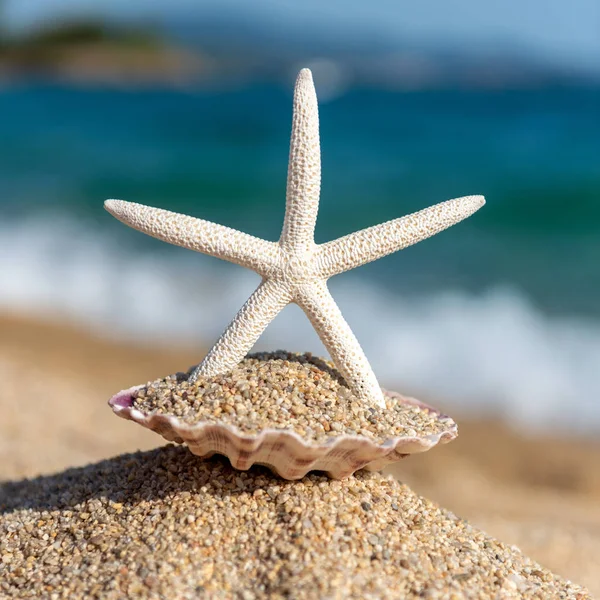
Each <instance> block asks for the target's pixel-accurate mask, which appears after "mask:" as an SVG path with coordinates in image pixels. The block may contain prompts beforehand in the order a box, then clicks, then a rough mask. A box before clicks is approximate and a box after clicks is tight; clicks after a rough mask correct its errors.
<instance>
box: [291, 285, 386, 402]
mask: <svg viewBox="0 0 600 600" xmlns="http://www.w3.org/2000/svg"><path fill="white" fill-rule="evenodd" d="M294 301H295V302H296V303H297V304H298V305H299V306H300V308H302V310H303V311H304V312H305V313H306V315H307V316H308V318H309V319H310V322H311V323H312V324H313V327H314V328H315V330H316V331H317V333H318V334H319V337H320V338H321V341H322V342H323V344H324V346H325V347H326V348H327V351H328V352H329V354H330V356H331V358H332V360H333V362H334V363H335V366H336V367H337V369H338V370H339V371H340V373H341V374H342V376H343V377H344V379H345V380H346V383H347V384H348V385H349V387H350V388H351V389H352V391H353V393H354V394H355V395H356V396H357V397H358V398H360V399H361V400H364V401H366V402H369V403H371V404H376V405H378V406H380V407H382V408H385V400H384V397H383V392H382V391H381V388H380V387H379V383H377V378H376V377H375V373H374V372H373V369H372V368H371V365H370V364H369V361H368V360H367V357H366V356H365V353H364V352H363V350H362V348H361V347H360V344H359V343H358V340H357V339H356V337H355V335H354V333H352V330H351V329H350V326H349V325H348V323H347V322H346V320H345V319H344V317H343V315H342V312H341V311H340V309H339V308H338V306H337V304H336V303H335V300H334V299H333V297H332V296H331V294H330V293H329V290H328V289H327V284H326V283H325V282H324V281H321V282H318V283H314V284H310V285H307V286H305V287H304V288H302V289H301V291H300V292H299V293H298V294H297V295H296V296H295V298H294Z"/></svg>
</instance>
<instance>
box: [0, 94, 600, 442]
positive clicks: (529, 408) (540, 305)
mask: <svg viewBox="0 0 600 600" xmlns="http://www.w3.org/2000/svg"><path fill="white" fill-rule="evenodd" d="M0 114H1V115H2V118H1V119H0V140H1V143H0V273H1V279H0V307H2V308H4V309H19V310H21V311H29V312H32V313H36V314H44V315H50V316H52V315H59V316H62V317H68V318H70V319H73V320H76V321H79V322H83V323H86V324H92V325H93V326H95V327H97V328H98V330H101V331H103V332H105V333H106V332H110V334H111V335H116V336H118V335H123V336H132V335H133V336H136V337H138V338H140V339H156V340H161V341H165V340H169V341H171V342H176V341H177V340H184V341H186V342H190V341H191V342H198V343H200V342H202V343H204V344H208V343H211V342H212V341H214V339H216V337H217V336H218V335H219V333H220V332H221V331H222V330H223V328H224V327H225V326H226V325H227V323H228V322H229V320H230V319H231V317H232V316H233V315H234V314H235V312H236V311H237V309H238V308H239V307H240V306H241V304H242V303H243V301H244V300H245V299H246V298H247V296H248V295H249V294H250V293H251V292H252V290H253V289H254V287H255V285H256V284H257V283H258V277H257V276H256V275H254V274H253V273H250V272H247V271H246V270H244V269H241V268H240V267H237V266H235V265H229V264H225V263H222V262H221V261H218V260H216V259H213V258H210V257H206V256H200V255H197V254H194V253H192V252H189V251H187V250H183V249H179V248H174V247H170V246H168V245H167V244H164V243H162V242H159V241H157V240H153V239H151V238H148V237H146V236H144V235H142V234H140V233H138V232H135V231H133V230H130V229H128V228H127V227H125V226H124V225H122V224H121V223H119V222H118V221H116V220H115V219H114V218H113V217H111V216H110V215H109V214H108V213H106V212H105V211H104V210H103V209H102V202H103V200H105V199H107V198H120V199H124V200H131V201H137V202H143V203H146V204H150V205H153V206H160V207H163V208H167V209H171V210H176V211H180V212H185V213H187V214H191V215H195V216H199V217H202V218H205V219H209V220H213V221H216V222H219V223H223V224H226V225H229V226H231V227H235V228H238V229H242V230H244V231H247V232H249V233H252V234H254V235H258V236H261V237H265V238H267V239H272V240H275V239H277V237H278V235H279V232H280V228H281V222H282V218H283V210H284V203H285V179H286V169H287V153H288V144H289V131H290V118H291V93H290V90H287V89H285V88H283V87H278V86H274V85H254V86H249V87H240V88H238V89H230V90H228V91H225V92H223V91H220V92H217V91H206V90H179V91H178V90H130V91H122V90H121V91H118V90H111V89H101V88H96V89H91V88H86V89H77V88H71V87H61V86H56V85H43V84H35V85H34V84H31V85H27V86H20V87H9V88H5V89H3V90H2V91H1V92H0ZM320 118H321V147H322V163H323V184H322V194H321V209H320V213H319V222H318V225H317V232H316V239H317V242H324V241H327V240H330V239H333V238H335V237H337V236H340V235H344V234H346V233H349V232H351V231H355V230H357V229H360V228H363V227H367V226H370V225H374V224H377V223H380V222H383V221H386V220H389V219H393V218H396V217H398V216H401V215H404V214H407V213H409V212H412V211H415V210H419V209H421V208H424V207H426V206H428V205H431V204H434V203H436V202H440V201H443V200H447V199H449V198H454V197H458V196H463V195H471V194H483V195H485V196H486V199H487V204H486V206H485V207H484V208H483V209H482V210H480V211H479V212H477V213H476V214H475V215H474V216H473V217H471V218H470V219H468V220H467V221H465V222H463V223H461V224H459V225H457V226H455V227H453V228H451V229H450V230H448V231H446V232H443V233H441V234H440V235H438V236H436V237H435V238H432V239H431V240H428V241H426V242H424V243H421V244H418V245H416V246H414V247H412V248H409V249H406V250H404V251H402V252H400V253H398V254H395V255H392V256H389V257H386V258H384V259H382V260H380V261H377V262H375V263H372V264H369V265H366V266H364V267H361V268H359V269H357V270H355V271H353V272H351V273H347V274H344V275H340V276H338V277H336V278H334V279H332V280H331V281H330V288H331V290H332V293H333V294H334V296H335V298H336V300H337V301H338V303H339V304H340V306H341V308H342V310H343V312H344V314H345V316H346V318H347V320H348V321H349V323H350V325H351V326H352V328H353V330H354V331H355V333H356V335H357V337H358V338H359V340H360V342H361V344H362V345H363V347H364V349H365V351H366V353H367V355H368V357H369V358H370V360H371V362H372V363H373V366H374V369H375V371H376V373H377V375H378V376H379V378H380V380H381V381H382V383H383V384H384V385H386V386H388V387H394V388H396V389H401V390H403V391H407V392H410V393H413V394H419V395H421V396H423V397H425V398H432V399H433V398H435V399H436V401H437V402H438V403H440V402H442V404H444V405H445V406H446V407H447V408H448V409H449V410H452V409H462V410H463V411H467V410H468V411H470V412H471V413H472V414H473V415H487V416H490V415H491V416H498V417H503V418H506V419H509V420H511V421H512V422H514V423H517V424H520V425H524V426H530V425H531V424H536V425H538V426H542V427H547V428H554V427H562V428H564V427H571V428H572V429H574V430H581V431H586V432H589V433H593V432H597V431H599V430H600V392H599V389H600V385H599V384H600V375H599V373H600V90H599V89H597V88H589V87H588V88H584V87H579V88H558V87H557V88H550V89H530V90H448V91H435V92H434V91H428V92H426V91H420V92H404V93H398V92H390V91H381V90H372V89H355V90H349V91H347V92H346V93H345V94H343V95H341V96H338V97H336V98H332V99H331V100H329V101H327V102H325V103H322V104H321V107H320ZM257 347H259V348H261V349H265V348H271V349H274V348H279V347H285V348H287V349H290V350H299V351H300V350H313V351H316V352H324V350H323V348H322V346H321V345H320V342H319V340H318V338H317V336H316V334H315V333H314V332H313V331H312V328H311V327H310V325H309V323H308V321H307V320H306V319H305V318H304V316H303V315H302V314H301V312H300V310H299V309H298V308H297V307H288V308H286V309H285V310H284V311H283V313H282V314H281V315H280V316H279V317H278V318H277V319H276V320H275V321H274V322H273V324H272V325H271V326H270V327H269V328H268V329H267V331H266V332H265V334H264V335H263V337H262V338H261V340H260V342H259V345H258V346H257ZM184 366H186V365H184ZM437 399H439V400H437Z"/></svg>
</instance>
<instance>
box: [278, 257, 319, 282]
mask: <svg viewBox="0 0 600 600" xmlns="http://www.w3.org/2000/svg"><path fill="white" fill-rule="evenodd" d="M281 278H282V279H283V280H285V281H286V282H289V283H291V284H294V283H309V282H312V281H315V280H316V279H317V275H316V269H315V261H314V259H313V253H312V252H302V253H294V254H288V255H287V256H286V259H285V262H284V264H283V267H282V269H281Z"/></svg>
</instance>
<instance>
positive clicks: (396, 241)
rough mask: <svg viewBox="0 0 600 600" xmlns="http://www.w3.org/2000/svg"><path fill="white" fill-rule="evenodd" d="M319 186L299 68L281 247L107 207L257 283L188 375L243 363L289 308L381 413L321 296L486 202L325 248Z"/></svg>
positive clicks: (440, 209)
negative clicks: (338, 279) (319, 231)
mask: <svg viewBox="0 0 600 600" xmlns="http://www.w3.org/2000/svg"><path fill="white" fill-rule="evenodd" d="M320 185H321V155H320V147H319V118H318V109H317V96H316V93H315V88H314V85H313V80H312V75H311V72H310V71H309V70H308V69H303V70H302V71H300V74H299V75H298V79H297V81H296V86H295V90H294V110H293V118H292V135H291V143H290V156H289V166H288V177H287V190H286V210H285V218H284V222H283V230H282V232H281V237H280V239H279V241H278V242H268V241H265V240H262V239H259V238H256V237H254V236H251V235H248V234H245V233H242V232H240V231H236V230H234V229H230V228H229V227H224V226H223V225H217V224H215V223H211V222H209V221H204V220H202V219H197V218H194V217H189V216H186V215H181V214H177V213H173V212H170V211H167V210H162V209H158V208H151V207H149V206H144V205H142V204H136V203H133V202H124V201H122V200H107V201H106V202H105V208H106V209H107V210H108V211H109V212H110V213H111V214H112V215H114V216H115V217H116V218H117V219H119V220H120V221H122V222H123V223H126V224H127V225H129V226H131V227H133V228H135V229H137V230H139V231H142V232H144V233H146V234H148V235H151V236H153V237H156V238H158V239H160V240H164V241H165V242H169V243H171V244H176V245H178V246H183V247H184V248H189V249H190V250H196V251H197V252H203V253H205V254H210V255H211V256H216V257H218V258H222V259H225V260H228V261H231V262H234V263H237V264H239V265H242V266H244V267H248V268H250V269H252V270H254V271H256V272H257V273H258V274H259V275H261V276H262V282H261V283H260V285H259V286H258V288H257V289H256V290H255V291H254V293H253V294H252V295H251V296H250V298H249V299H248V300H247V301H246V303H245V304H244V306H243V307H242V308H241V309H240V311H239V312H238V313H237V315H236V316H235V318H234V319H233V321H232V322H231V323H230V325H229V326H228V327H227V329H226V330H225V332H224V333H223V335H221V337H220V338H219V340H218V341H217V342H216V344H215V345H214V346H213V347H212V349H211V350H210V351H209V353H208V354H207V356H206V358H205V359H204V360H203V361H202V362H201V363H200V364H199V365H198V367H197V368H196V369H195V370H194V372H193V373H192V375H191V377H192V379H197V378H198V377H199V376H205V377H211V376H214V375H219V374H222V373H226V372H227V371H229V370H231V369H232V368H233V367H234V366H235V365H236V364H237V363H239V362H240V361H241V360H242V359H243V358H244V357H245V356H246V354H247V353H248V352H249V350H250V349H251V348H252V346H253V345H254V344H255V342H256V341H257V339H258V338H259V336H260V335H261V333H262V332H263V331H264V329H265V328H266V327H267V325H268V324H269V323H270V322H271V321H272V320H273V319H274V318H275V316H276V315H277V314H278V313H279V311H281V309H283V308H284V307H285V306H286V305H287V304H289V303H290V302H295V303H296V304H298V305H299V306H300V307H301V308H302V309H303V310H304V312H305V313H306V315H307V316H308V318H309V319H310V321H311V323H312V324H313V326H314V328H315V330H316V331H317V333H318V334H319V337H320V338H321V341H322V342H323V344H324V345H325V347H326V348H327V350H328V352H329V354H330V355H331V358H332V360H333V361H334V363H335V365H336V367H337V368H338V370H339V371H340V372H341V373H342V375H343V376H344V378H345V379H346V382H347V383H348V385H349V386H350V388H351V389H352V391H353V392H354V394H355V395H356V396H357V397H359V398H360V399H362V400H364V401H366V402H371V403H374V404H378V405H380V406H384V407H385V402H384V399H383V393H382V391H381V388H380V387H379V384H378V382H377V379H376V377H375V374H374V373H373V370H372V368H371V366H370V365H369V362H368V360H367V358H366V356H365V354H364V352H363V350H362V348H361V347H360V344H359V343H358V340H357V339H356V337H355V336H354V334H353V333H352V330H351V329H350V327H349V325H348V324H347V323H346V321H345V320H344V317H343V316H342V313H341V312H340V309H339V308H338V306H337V304H336V303H335V301H334V299H333V298H332V296H331V294H330V293H329V290H328V289H327V280H328V279H329V278H330V277H332V276H333V275H337V274H339V273H343V272H344V271H348V270H350V269H354V268H355V267H358V266H360V265H363V264H365V263H368V262H371V261H373V260H376V259H378V258H381V257H383V256H386V255H388V254H391V253H392V252H396V251H397V250H401V249H402V248H406V247H407V246H410V245H412V244H416V243H417V242H420V241H421V240H424V239H426V238H428V237H430V236H432V235H434V234H436V233H438V232H440V231H442V230H443V229H446V228H447V227H450V226H451V225H454V224H455V223H458V222H459V221H461V220H463V219H465V218H466V217H468V216H470V215H471V214H473V213H474V212H475V211H476V210H477V209H479V208H480V207H481V206H483V204H484V202H485V201H484V199H483V197H482V196H466V197H464V198H457V199H454V200H448V201H446V202H442V203H440V204H436V205H435V206H431V207H429V208H426V209H424V210H421V211H419V212H416V213H413V214H411V215H408V216H405V217H402V218H399V219H395V220H393V221H388V222H387V223H382V224H380V225H375V226H373V227H369V228H367V229H363V230H361V231H358V232H355V233H352V234H349V235H346V236H344V237H341V238H339V239H337V240H334V241H331V242H328V243H326V244H315V242H314V230H315V223H316V220H317V211H318V206H319V192H320Z"/></svg>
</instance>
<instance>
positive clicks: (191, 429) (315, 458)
mask: <svg viewBox="0 0 600 600" xmlns="http://www.w3.org/2000/svg"><path fill="white" fill-rule="evenodd" d="M141 387H144V386H142V385H138V386H134V387H132V388H129V389H128V390H123V391H121V392H119V393H118V394H116V395H114V396H113V397H112V398H111V399H110V400H109V402H108V403H109V405H110V406H111V407H112V409H113V411H114V413H115V414H116V415H118V416H119V417H121V418H123V419H127V420H130V421H135V422H136V423H138V424H140V425H141V426H142V427H146V428H147V429H151V430H152V431H154V432H156V433H158V434H160V435H162V436H163V437H164V438H165V439H166V440H168V441H169V442H176V443H178V444H186V445H187V446H188V448H189V449H190V450H191V451H192V453H193V454H196V455H197V456H200V457H202V458H209V457H210V456H212V455H213V454H222V455H224V456H226V457H227V458H228V459H229V460H230V462H231V464H232V466H233V467H234V468H235V469H239V470H241V471H246V470H248V469H249V468H250V467H251V466H252V465H255V464H257V465H263V466H266V467H269V468H270V469H271V470H272V471H274V472H275V473H277V474H278V475H279V476H280V477H283V478H284V479H290V480H293V479H301V478H302V477H304V476H305V475H306V474H307V473H308V472H309V471H324V472H325V473H327V474H328V475H329V476H330V477H331V478H333V479H343V478H344V477H348V476H349V475H351V474H352V473H354V472H355V471H358V470H359V469H367V470H369V471H379V470H381V469H382V468H383V467H385V466H386V465H388V464H390V463H393V462H396V461H399V460H400V459H402V458H404V457H405V456H407V455H409V454H417V453H419V452H426V451H427V450H429V449H431V448H433V447H434V446H436V445H437V444H446V443H448V442H450V441H452V440H453V439H454V438H455V437H456V436H457V435H458V428H457V426H456V423H455V422H454V421H453V420H452V419H451V418H450V417H448V416H446V415H442V414H441V413H440V412H439V411H437V410H436V409H434V408H432V407H431V406H428V405H427V404H424V403H423V402H420V401H418V400H415V399H414V398H408V397H406V396H402V395H400V394H398V393H396V392H390V391H385V393H386V394H387V395H389V396H393V397H395V398H397V400H398V401H400V402H402V403H405V404H410V405H412V406H419V407H421V408H425V409H427V410H428V411H431V412H433V413H434V414H435V415H436V416H437V417H438V419H439V420H440V421H441V422H442V423H443V424H444V425H445V429H444V431H442V432H441V433H437V434H430V435H422V436H418V435H417V436H406V437H395V438H391V439H389V440H386V441H385V442H384V443H378V442H376V441H375V440H372V439H370V438H368V437H365V436H360V435H347V434H342V435H340V436H337V437H331V438H330V439H329V440H328V441H327V442H325V443H316V442H312V443H311V442H308V441H306V440H304V439H303V438H302V437H300V436H299V435H298V434H297V433H295V432H294V431H288V430H285V429H265V430H263V431H262V432H260V433H259V434H256V435H251V434H247V433H242V432H241V431H240V430H239V429H238V428H237V427H235V426H233V425H229V424H226V423H209V422H206V421H204V422H203V421H201V422H199V423H194V424H193V425H190V424H188V423H185V422H184V421H182V420H181V419H179V418H177V417H174V416H170V415H164V414H153V415H145V414H144V413H142V412H141V411H139V410H137V409H136V408H134V407H133V396H132V395H133V392H135V391H136V390H138V389H140V388H141Z"/></svg>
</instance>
